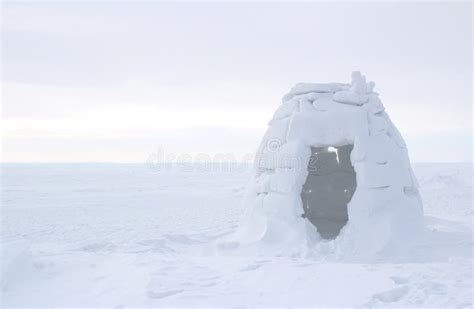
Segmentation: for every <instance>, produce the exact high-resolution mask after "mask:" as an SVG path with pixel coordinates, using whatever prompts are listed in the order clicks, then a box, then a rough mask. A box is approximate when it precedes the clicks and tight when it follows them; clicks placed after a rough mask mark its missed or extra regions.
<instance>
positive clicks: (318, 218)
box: [301, 145, 356, 239]
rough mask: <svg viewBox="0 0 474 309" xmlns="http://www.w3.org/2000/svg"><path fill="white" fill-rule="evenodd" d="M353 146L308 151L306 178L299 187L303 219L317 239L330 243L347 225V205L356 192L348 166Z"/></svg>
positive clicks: (354, 178) (353, 175)
mask: <svg viewBox="0 0 474 309" xmlns="http://www.w3.org/2000/svg"><path fill="white" fill-rule="evenodd" d="M352 148H353V145H344V146H339V147H317V148H311V159H310V161H309V164H308V171H309V174H308V178H307V179H306V182H305V184H304V186H303V191H302V192H301V198H302V200H303V209H304V216H305V217H306V218H308V220H309V221H311V223H313V224H314V225H315V226H316V228H317V229H318V232H319V234H320V235H321V237H323V238H326V239H333V238H336V237H337V235H339V232H340V230H341V228H342V227H343V226H344V225H345V224H346V223H347V220H348V216H347V203H349V201H350V200H351V198H352V195H353V194H354V191H355V189H356V174H355V171H354V168H353V167H352V165H351V160H350V154H351V151H352Z"/></svg>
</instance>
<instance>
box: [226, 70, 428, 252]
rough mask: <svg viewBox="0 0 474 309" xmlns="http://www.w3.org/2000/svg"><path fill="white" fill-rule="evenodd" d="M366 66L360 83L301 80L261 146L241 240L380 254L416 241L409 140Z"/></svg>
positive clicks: (356, 75) (417, 204) (417, 212)
mask: <svg viewBox="0 0 474 309" xmlns="http://www.w3.org/2000/svg"><path fill="white" fill-rule="evenodd" d="M374 86H375V84H374V83H373V82H369V83H367V82H366V79H365V76H362V75H361V73H360V72H353V73H352V83H351V84H342V83H328V84H314V83H300V84H297V85H295V86H294V87H293V88H292V89H291V91H290V92H289V93H288V94H287V95H285V96H284V97H283V100H282V101H283V102H282V104H281V105H280V107H279V108H278V109H277V110H276V112H275V114H274V115H273V118H272V119H271V121H270V122H269V127H268V129H267V131H266V133H265V135H264V136H263V139H262V142H261V144H260V146H259V148H258V151H257V156H256V159H255V163H254V174H253V176H252V179H251V181H250V185H249V188H248V192H247V195H246V198H245V200H244V203H245V205H246V208H247V212H246V215H245V217H244V220H243V222H242V224H241V226H240V229H239V230H238V232H237V234H236V235H235V236H236V241H237V242H239V243H240V244H249V243H260V244H262V243H263V244H266V245H274V246H294V245H298V244H303V243H306V244H308V243H313V244H318V243H319V244H326V246H327V244H329V243H330V244H331V246H330V248H332V249H330V250H334V251H341V250H342V251H344V253H350V254H354V255H367V254H377V253H379V252H383V251H384V250H388V249H394V248H398V247H400V246H403V244H406V243H408V242H410V240H411V239H413V237H414V235H415V234H416V233H417V232H418V231H419V230H420V227H421V220H422V212H423V210H422V203H421V199H420V195H419V192H418V185H417V181H416V179H415V176H414V174H413V171H412V168H411V166H410V161H409V158H408V152H407V147H406V144H405V142H404V140H403V138H402V136H401V135H400V133H399V131H398V130H397V129H396V128H395V126H394V124H393V123H392V121H391V120H390V118H389V116H388V115H387V113H386V112H385V108H384V106H383V104H382V102H381V101H380V99H379V96H378V94H377V93H376V92H374V91H373V89H374Z"/></svg>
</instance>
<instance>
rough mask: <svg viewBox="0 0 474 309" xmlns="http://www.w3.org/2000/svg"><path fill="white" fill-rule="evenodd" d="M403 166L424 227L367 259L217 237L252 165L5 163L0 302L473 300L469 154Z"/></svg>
mask: <svg viewBox="0 0 474 309" xmlns="http://www.w3.org/2000/svg"><path fill="white" fill-rule="evenodd" d="M413 167H414V172H415V174H416V176H417V178H418V181H419V190H420V193H421V197H422V199H423V207H424V217H423V221H424V226H425V229H424V230H423V231H422V235H421V237H419V238H418V239H417V240H416V243H415V244H414V246H413V247H412V250H411V251H410V252H405V253H404V255H398V256H396V257H391V256H390V255H386V256H384V257H383V258H380V259H379V260H378V261H376V262H367V261H360V260H358V259H357V258H355V257H354V258H353V257H351V256H347V255H344V256H343V257H341V256H338V255H334V254H332V252H334V242H333V241H326V242H322V245H321V246H319V247H318V248H308V247H307V246H306V245H304V244H301V245H300V246H299V247H298V246H296V245H295V246H294V249H293V250H292V252H291V253H288V254H284V253H278V254H273V253H272V252H268V253H265V252H261V251H260V252H258V251H257V252H256V251H251V250H249V251H248V252H245V251H242V250H240V251H239V250H237V249H235V248H234V249H233V248H219V247H216V243H217V244H219V243H221V241H222V239H223V238H225V237H228V236H229V235H233V234H234V233H235V232H236V231H237V229H238V224H239V222H240V221H241V219H242V218H243V214H244V210H245V206H244V205H242V204H241V203H240V200H241V199H242V197H243V195H244V188H245V186H246V184H247V182H248V179H249V178H251V177H253V172H251V169H250V167H249V168H248V169H246V168H241V167H237V168H235V167H234V168H232V169H220V168H218V169H216V170H209V169H208V168H202V169H199V168H196V169H194V170H192V169H189V168H186V169H182V168H180V167H178V166H174V167H166V168H165V167H161V168H160V169H157V168H153V169H150V168H148V167H146V166H141V165H3V166H2V224H1V229H2V233H1V244H2V308H9V307H15V306H28V307H40V306H42V307H45V308H51V307H53V306H67V307H78V306H79V307H85V306H107V307H111V308H112V307H113V308H127V307H129V306H144V307H151V306H187V307H196V306H243V305H257V306H285V305H293V306H298V305H301V306H379V305H389V306H394V307H400V306H427V307H433V306H439V307H447V306H449V307H458V308H462V307H466V308H470V307H472V305H473V303H472V288H473V276H472V263H473V259H472V219H473V210H472V175H473V173H472V165H471V164H414V165H413ZM297 247H298V249H297Z"/></svg>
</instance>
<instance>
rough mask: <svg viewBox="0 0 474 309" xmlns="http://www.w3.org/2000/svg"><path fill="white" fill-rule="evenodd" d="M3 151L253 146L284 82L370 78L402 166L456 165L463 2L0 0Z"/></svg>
mask: <svg viewBox="0 0 474 309" xmlns="http://www.w3.org/2000/svg"><path fill="white" fill-rule="evenodd" d="M2 8H3V10H2V88H3V93H2V108H3V115H2V118H3V121H2V127H3V128H2V135H3V136H2V140H3V149H2V161H3V162H85V161H88V162H90V161H93V162H104V161H105V162H144V161H146V159H147V157H148V156H149V154H150V153H153V152H154V151H156V150H157V149H158V148H159V147H162V148H163V149H164V151H165V152H166V153H184V152H187V153H198V152H204V153H210V154H214V153H234V154H235V155H236V156H237V157H239V156H241V155H242V154H244V153H249V152H253V151H255V149H256V147H257V146H258V143H259V141H260V139H261V137H262V135H263V133H264V131H265V128H266V125H267V122H268V120H269V119H270V118H271V116H272V114H273V112H274V110H275V109H276V108H277V107H278V105H279V104H280V100H281V96H282V95H283V94H285V93H286V92H287V91H288V90H289V88H290V87H291V86H292V85H293V84H295V83H297V82H330V81H339V82H349V81H350V73H351V71H353V70H361V71H362V73H363V74H365V75H366V76H367V78H368V79H369V80H373V81H375V82H376V91H377V92H379V93H380V94H381V99H382V101H383V102H384V105H385V107H386V109H387V112H388V113H389V115H390V116H391V118H392V120H393V121H394V122H395V124H396V125H397V127H398V128H399V130H400V131H401V133H402V134H403V136H404V137H405V139H406V141H407V144H408V147H409V153H410V156H411V159H412V161H416V162H434V161H442V162H446V161H471V160H472V157H471V154H472V131H471V129H472V12H473V10H472V4H470V3H464V4H448V3H444V4H443V3H437V4H420V3H418V4H411V3H404V4H391V3H373V2H372V3H352V4H329V3H300V4H292V3H279V4H275V3H261V4H254V3H233V4H230V3H221V4H219V3H207V4H199V3H195V4H189V3H178V4H164V3H141V4H132V3H102V4H99V3H94V2H84V3H82V4H79V3H78V4H65V3H50V4H31V3H30V4H15V3H8V4H6V3H3V4H2Z"/></svg>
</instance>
